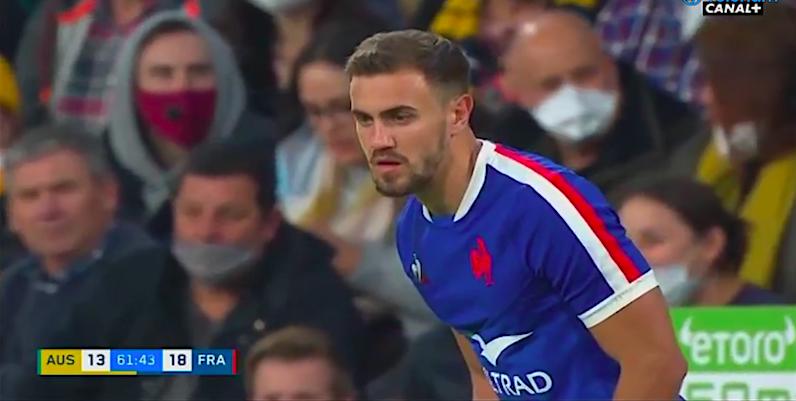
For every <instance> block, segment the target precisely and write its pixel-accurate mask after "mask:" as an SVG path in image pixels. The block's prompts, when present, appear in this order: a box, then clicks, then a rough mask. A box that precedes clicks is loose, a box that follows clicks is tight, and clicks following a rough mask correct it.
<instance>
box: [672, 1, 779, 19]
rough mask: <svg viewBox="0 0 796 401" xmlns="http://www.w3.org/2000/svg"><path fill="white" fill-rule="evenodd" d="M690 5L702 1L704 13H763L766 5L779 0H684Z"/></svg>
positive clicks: (684, 2)
mask: <svg viewBox="0 0 796 401" xmlns="http://www.w3.org/2000/svg"><path fill="white" fill-rule="evenodd" d="M682 1H683V4H685V5H686V6H689V7H696V6H698V5H699V3H702V15H705V16H710V15H763V11H764V10H765V5H766V4H768V3H779V0H682Z"/></svg>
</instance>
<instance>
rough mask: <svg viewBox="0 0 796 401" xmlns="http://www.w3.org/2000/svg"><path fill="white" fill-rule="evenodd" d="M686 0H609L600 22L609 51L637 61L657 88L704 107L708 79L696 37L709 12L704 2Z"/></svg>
mask: <svg viewBox="0 0 796 401" xmlns="http://www.w3.org/2000/svg"><path fill="white" fill-rule="evenodd" d="M685 3H686V2H684V1H658V0H608V1H606V4H605V6H603V8H602V10H600V13H599V14H598V15H597V21H596V23H595V25H596V28H597V31H598V32H599V35H600V37H601V38H602V40H603V43H604V46H603V47H604V49H605V50H606V51H607V52H608V53H609V54H611V55H612V56H613V57H615V58H617V59H618V60H621V62H623V63H626V64H628V65H632V66H633V68H634V69H636V71H638V72H639V73H640V74H641V75H643V76H644V77H646V78H647V79H648V80H649V81H650V82H651V83H652V84H653V85H654V86H655V87H656V88H658V89H660V90H663V91H666V92H667V93H669V94H671V95H672V96H674V97H675V98H677V99H679V100H681V101H683V102H685V103H688V104H690V105H692V106H696V107H701V106H702V104H701V102H700V100H701V99H700V96H699V94H700V93H701V92H702V89H703V88H704V84H705V82H704V79H703V76H702V71H701V69H700V67H699V61H698V60H697V57H696V53H695V52H694V47H693V41H692V37H693V35H694V33H695V32H696V31H697V29H698V28H699V25H701V24H702V22H703V21H704V16H703V15H702V5H701V4H698V7H694V6H688V5H686V4H685Z"/></svg>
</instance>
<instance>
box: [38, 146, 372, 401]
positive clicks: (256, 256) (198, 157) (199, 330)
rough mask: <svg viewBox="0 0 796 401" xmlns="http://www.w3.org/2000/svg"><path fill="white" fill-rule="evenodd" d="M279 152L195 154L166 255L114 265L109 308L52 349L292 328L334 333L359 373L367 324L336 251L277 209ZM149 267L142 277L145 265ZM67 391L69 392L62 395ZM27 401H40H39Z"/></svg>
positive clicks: (168, 343)
mask: <svg viewBox="0 0 796 401" xmlns="http://www.w3.org/2000/svg"><path fill="white" fill-rule="evenodd" d="M274 181H275V174H274V167H273V156H272V151H268V149H264V148H252V147H251V146H247V145H246V144H239V143H233V144H230V143H215V144H208V145H204V146H203V147H202V148H201V149H198V150H197V151H196V152H195V153H194V154H193V155H192V156H191V159H190V160H189V161H188V163H187V165H186V167H185V169H184V171H183V173H182V175H181V176H180V178H179V185H178V186H177V193H176V198H175V203H174V209H175V211H174V216H175V217H174V219H175V238H174V242H173V244H172V252H171V254H172V255H173V256H171V255H164V254H159V253H153V252H148V253H141V254H138V255H136V256H134V257H132V258H130V259H127V260H126V261H124V263H120V264H119V265H117V266H114V269H113V270H112V271H110V272H109V274H108V275H107V277H106V281H105V283H106V284H105V286H104V288H103V290H104V292H103V298H102V301H98V302H93V303H92V304H89V305H84V306H83V309H82V312H83V313H82V314H81V315H80V316H77V317H76V318H75V319H74V321H73V322H72V325H71V326H70V327H71V329H70V330H69V331H68V333H66V336H65V337H62V338H60V341H59V342H58V343H57V344H54V346H56V347H64V346H66V347H71V348H87V347H105V348H234V349H237V350H239V351H240V352H241V353H242V354H246V353H247V352H248V350H249V348H250V347H251V345H252V344H253V343H254V342H255V340H256V339H257V338H260V337H261V336H262V335H264V334H267V333H269V332H271V331H272V330H278V329H279V328H281V327H284V326H288V325H304V326H309V327H314V328H316V329H319V330H322V331H323V332H324V333H325V334H326V335H328V336H329V338H330V341H332V343H333V344H334V347H335V350H336V351H337V352H339V353H340V355H341V357H342V358H343V361H344V363H345V366H346V367H347V368H349V369H352V372H355V373H356V372H358V371H357V370H356V369H357V365H358V358H359V355H358V352H357V349H358V348H357V347H358V345H359V344H360V343H361V341H362V338H361V333H362V331H361V327H362V322H361V320H360V318H359V316H358V315H357V313H356V310H355V309H354V306H353V304H352V301H351V295H350V293H349V292H348V291H347V289H346V287H345V285H344V284H343V283H342V282H341V281H340V279H339V278H338V277H337V276H336V275H335V274H334V271H333V269H332V267H331V257H332V252H331V250H330V249H329V248H328V247H327V246H326V245H325V244H324V243H322V242H320V241H319V240H317V239H315V238H314V237H311V236H309V235H308V234H305V233H303V232H301V231H299V230H297V229H295V228H293V227H291V226H290V225H288V224H286V223H283V222H282V221H281V219H280V215H279V213H278V212H277V211H276V210H275V209H274V198H275V194H274V185H275V184H274ZM142 266H147V267H148V268H149V269H151V271H150V273H149V274H141V267H142ZM47 384H50V386H40V388H42V389H44V391H45V392H46V393H47V394H50V395H51V396H52V395H55V394H57V395H58V396H59V398H68V397H69V396H74V397H75V398H79V399H83V400H120V399H138V400H140V399H146V400H150V399H161V400H197V399H206V400H221V399H224V400H240V399H244V397H245V386H244V383H243V380H242V379H241V378H240V377H239V376H229V377H196V376H175V377H171V378H168V379H163V378H157V380H147V378H142V379H139V380H130V381H124V382H123V381H119V380H113V379H112V378H108V379H106V380H101V379H100V380H98V379H97V378H88V379H85V380H77V383H73V382H71V381H65V380H62V381H55V380H52V381H51V380H48V383H47ZM59 385H63V386H65V387H61V386H59ZM31 398H42V395H41V394H39V397H31Z"/></svg>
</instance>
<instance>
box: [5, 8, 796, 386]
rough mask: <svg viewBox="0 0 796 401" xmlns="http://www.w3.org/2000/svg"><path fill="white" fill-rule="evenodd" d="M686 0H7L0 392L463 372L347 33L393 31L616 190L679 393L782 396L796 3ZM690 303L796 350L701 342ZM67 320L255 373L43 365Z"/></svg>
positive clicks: (64, 333) (504, 123)
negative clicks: (448, 58)
mask: <svg viewBox="0 0 796 401" xmlns="http://www.w3.org/2000/svg"><path fill="white" fill-rule="evenodd" d="M691 3H693V2H692V1H686V0H683V1H678V0H665V1H663V0H2V1H1V2H0V203H1V204H2V205H1V207H2V213H0V399H3V400H21V399H27V400H30V399H53V400H65V399H73V398H74V399H81V400H95V399H96V400H100V399H125V400H128V399H129V400H151V399H161V400H174V399H191V400H203V399H247V398H248V399H257V400H289V399H336V400H367V399H372V400H378V399H391V400H418V399H422V400H465V399H470V397H471V395H470V383H469V376H468V372H467V369H466V366H465V365H464V361H463V359H462V358H461V356H460V355H459V352H458V349H457V347H456V344H455V342H454V339H453V337H452V335H451V334H450V331H449V329H448V328H447V327H445V326H444V325H443V324H442V323H441V322H439V321H438V320H437V318H436V317H435V316H434V314H433V313H432V312H431V311H430V310H429V309H428V308H427V307H426V306H425V304H424V302H423V300H422V299H421V298H420V297H419V295H418V294H417V293H416V291H415V289H414V286H413V284H412V283H411V281H410V280H409V279H408V278H407V277H406V276H405V274H404V271H403V269H402V266H401V263H400V261H399V259H398V255H397V253H396V249H395V243H394V242H395V239H394V222H395V219H396V216H397V214H398V213H399V211H400V209H401V206H402V203H403V200H402V199H391V198H385V197H382V196H381V195H380V194H379V193H378V192H377V191H376V189H375V187H374V185H373V184H372V181H371V177H370V173H369V171H368V166H367V162H366V160H365V155H364V154H363V153H362V150H361V149H360V147H359V143H358V141H357V137H356V132H355V126H354V121H353V119H352V117H351V115H350V106H351V105H350V100H349V92H348V78H347V77H346V74H345V72H344V67H345V63H346V60H347V58H348V56H349V55H351V53H353V51H354V49H355V47H356V46H357V44H358V43H360V42H361V41H362V40H363V39H365V38H367V37H368V36H370V35H373V34H375V33H377V32H383V31H389V30H396V29H406V28H414V29H421V30H429V31H432V32H435V33H438V34H440V35H443V36H445V37H447V38H449V39H451V40H454V41H456V42H457V43H459V44H460V45H461V47H462V48H463V49H464V50H465V52H466V54H467V56H468V58H469V60H470V62H471V67H472V77H471V79H472V92H473V94H474V96H475V99H476V109H475V112H474V114H473V116H472V125H473V127H474V130H475V132H476V134H477V136H479V137H480V138H482V139H485V140H489V141H494V142H500V143H503V144H505V145H508V146H511V147H515V148H517V149H520V150H522V151H527V152H533V153H537V154H540V155H543V156H545V157H548V158H550V159H552V160H554V161H555V162H557V163H559V164H562V165H564V166H566V167H568V168H570V169H571V170H573V171H575V172H577V173H578V174H580V175H583V176H585V177H586V178H588V179H590V180H591V181H593V182H594V183H595V184H597V185H598V186H599V187H600V188H601V189H602V190H603V191H604V192H605V193H606V194H608V196H609V198H610V199H611V200H612V202H613V203H614V206H615V208H616V211H617V214H618V215H619V216H620V218H621V221H622V224H623V225H624V227H625V229H626V231H627V233H628V235H629V237H630V238H631V239H632V240H633V242H634V243H635V244H636V246H637V247H638V248H639V249H640V251H641V252H642V253H643V254H644V256H645V257H646V258H647V260H648V261H649V263H650V264H651V265H652V267H653V269H654V271H655V273H656V276H657V278H658V281H659V283H660V285H661V288H662V290H663V292H664V295H665V296H666V298H667V300H668V302H669V304H670V305H671V306H672V307H673V312H672V313H673V318H674V320H675V325H676V328H677V330H678V335H679V337H678V338H679V339H680V342H681V345H682V346H683V349H684V353H685V354H686V357H687V358H688V359H689V361H690V363H691V374H690V375H689V378H688V379H687V381H686V384H685V386H684V389H683V392H684V393H683V394H684V395H686V398H689V395H690V397H691V398H694V397H697V398H699V399H714V400H719V399H728V398H732V399H749V400H751V399H759V398H758V396H760V394H769V395H770V394H776V396H777V397H779V398H777V399H796V345H795V343H796V340H794V338H796V334H794V333H793V321H794V320H796V310H795V309H794V308H793V306H792V305H793V304H794V303H795V302H796V212H795V211H794V209H796V6H794V4H792V3H790V2H788V1H780V2H770V3H766V4H765V11H764V13H763V14H762V15H755V16H733V17H722V16H709V17H705V16H703V15H702V5H701V4H697V5H690V4H691ZM572 117H578V118H582V119H584V120H585V121H588V122H589V123H588V124H583V125H580V126H573V125H572V124H566V123H565V122H566V120H567V119H570V118H572ZM789 305H790V306H789ZM704 307H711V308H704ZM734 319H740V320H739V321H743V322H745V323H743V324H739V323H737V322H735V321H734ZM685 322H689V323H688V324H685ZM739 327H740V328H739ZM699 330H701V331H703V332H707V333H714V334H715V333H728V334H727V335H728V336H730V337H728V338H735V337H732V336H733V335H735V334H737V333H747V334H748V335H754V333H761V332H762V333H774V334H776V335H780V334H782V335H783V336H784V337H782V338H783V340H782V341H783V347H784V348H782V349H783V351H782V352H783V353H784V354H783V355H784V356H783V357H782V358H778V357H777V358H774V357H771V358H769V359H767V360H766V361H764V362H762V363H761V362H759V361H757V362H755V363H754V364H752V363H751V362H749V361H746V362H744V361H743V360H742V359H743V358H740V359H737V358H736V359H737V360H733V359H732V358H735V357H736V356H737V355H736V353H735V351H733V350H734V348H732V349H730V348H728V351H726V352H728V353H729V354H728V355H729V356H728V357H727V358H729V359H727V360H728V361H730V360H731V361H730V362H727V365H726V366H724V365H722V363H724V362H717V361H723V360H725V358H724V357H723V356H722V355H720V354H719V353H720V352H724V351H716V352H717V354H716V355H714V356H715V359H711V360H710V361H707V360H705V359H704V358H702V357H700V358H697V357H695V356H697V355H696V352H697V351H693V350H692V349H691V340H690V339H691V338H692V336H691V335H692V334H693V333H694V332H698V331H699ZM734 333H735V334H734ZM774 334H771V335H774ZM745 335H746V334H745ZM747 337H748V336H747ZM739 341H740V340H739ZM748 346H749V347H753V346H755V347H756V346H757V345H755V344H751V343H750V344H748ZM58 347H62V348H96V347H104V348H202V347H204V348H234V349H237V350H239V351H240V352H241V355H242V356H244V358H243V359H242V360H241V362H240V365H241V371H242V373H243V374H242V375H240V376H237V377H228V378H217V377H190V376H175V377H147V378H132V379H130V378H128V379H120V378H89V379H85V378H57V379H53V378H49V379H45V378H42V377H37V376H36V366H37V361H36V350H37V349H39V348H58ZM692 351H693V352H692ZM769 351H770V350H769ZM738 352H740V351H738ZM761 352H762V351H761ZM772 352H773V351H771V352H769V353H768V354H766V355H769V356H770V355H773V354H772ZM711 355H713V354H711ZM701 356H703V357H704V355H701ZM715 372H724V373H725V374H727V375H726V376H722V375H721V374H719V375H716V374H711V373H715ZM744 372H745V373H744ZM767 372H779V373H778V374H779V375H780V376H782V380H780V381H777V380H779V379H776V380H774V379H771V380H769V381H764V382H761V381H760V379H759V377H760V376H759V373H767ZM745 374H746V375H745ZM772 377H773V376H772ZM778 377H779V376H778ZM772 380H773V381H772ZM727 383H735V384H733V385H731V386H730V387H732V386H735V387H732V388H730V389H729V390H728V388H727ZM738 383H741V387H740V388H741V389H740V390H738V388H739V387H738ZM772 383H774V384H772ZM777 383H780V384H777ZM782 383H785V384H782ZM788 383H790V384H788ZM733 391H734V392H733ZM783 397H784V398H783Z"/></svg>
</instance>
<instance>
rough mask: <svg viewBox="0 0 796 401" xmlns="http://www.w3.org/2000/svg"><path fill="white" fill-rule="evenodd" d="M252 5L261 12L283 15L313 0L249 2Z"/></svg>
mask: <svg viewBox="0 0 796 401" xmlns="http://www.w3.org/2000/svg"><path fill="white" fill-rule="evenodd" d="M248 1H249V3H251V4H252V5H254V6H256V7H258V8H260V9H261V10H263V11H265V12H267V13H271V14H276V13H281V12H284V11H287V10H290V9H292V8H297V7H301V6H303V5H305V4H308V3H310V2H312V1H313V0H248Z"/></svg>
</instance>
